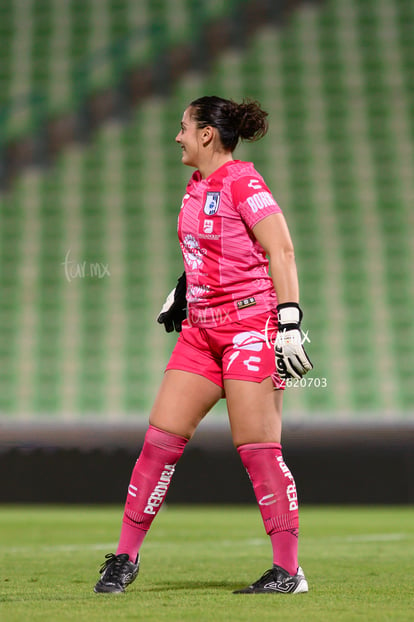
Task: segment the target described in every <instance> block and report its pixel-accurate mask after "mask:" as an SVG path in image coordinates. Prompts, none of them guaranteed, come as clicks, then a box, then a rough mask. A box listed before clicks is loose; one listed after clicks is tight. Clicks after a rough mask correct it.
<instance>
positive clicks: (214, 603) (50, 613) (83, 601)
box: [0, 506, 414, 622]
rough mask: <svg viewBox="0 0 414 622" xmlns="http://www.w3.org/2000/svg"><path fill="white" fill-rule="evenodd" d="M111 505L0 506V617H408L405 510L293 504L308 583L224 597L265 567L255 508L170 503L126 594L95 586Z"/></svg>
mask: <svg viewBox="0 0 414 622" xmlns="http://www.w3.org/2000/svg"><path fill="white" fill-rule="evenodd" d="M121 517H122V508H121V507H115V508H114V507H93V508H91V507H82V506H79V507H78V506H69V507H43V506H42V507H40V506H39V507H38V506H21V507H8V506H3V507H1V506H0V620H2V622H13V621H16V622H17V621H19V622H20V621H23V620H24V621H25V622H26V621H29V622H30V621H32V620H39V621H40V620H42V622H48V621H53V622H61V621H65V620H77V621H78V620H79V621H88V622H93V621H95V620H96V621H98V620H99V621H100V622H101V621H102V620H107V619H108V620H109V619H114V620H145V621H146V622H163V621H168V622H175V621H177V622H178V621H179V622H185V621H187V620H188V621H191V622H199V621H210V620H211V621H212V622H221V621H223V622H224V621H225V622H231V621H233V620H234V621H237V622H244V621H246V622H247V621H249V622H256V621H262V620H263V621H265V620H278V621H279V622H289V621H295V622H302V621H304V622H313V621H318V622H323V621H325V620H332V621H335V622H340V621H344V620H346V621H348V620H349V621H353V620H355V621H357V620H358V621H359V620H360V621H361V622H362V621H363V622H367V621H371V620H372V621H373V622H382V621H390V622H391V621H392V622H394V621H395V620H397V621H398V620H407V621H408V620H414V580H413V578H414V508H412V507H385V508H384V507H368V508H357V507H348V508H339V507H338V508H335V507H303V508H302V512H301V541H300V563H301V565H302V566H303V569H304V570H305V573H306V576H307V579H308V582H309V588H310V591H309V593H308V594H298V595H290V596H289V595H273V594H269V595H268V594H264V595H234V594H232V590H233V589H235V588H238V587H241V586H244V585H247V584H248V583H250V582H251V581H253V580H256V579H257V578H258V577H259V576H260V575H261V574H262V572H264V571H265V570H266V569H267V568H268V567H270V565H271V547H270V542H269V541H268V538H267V537H266V535H265V533H264V530H263V526H262V523H261V518H260V515H259V512H258V510H257V509H256V508H255V507H254V506H248V507H246V506H241V507H239V506H232V507H224V506H223V507H209V506H207V507H202V506H201V507H200V506H188V507H177V506H169V507H166V508H165V509H163V510H162V511H161V513H160V514H159V516H158V517H157V519H156V521H155V523H154V525H153V527H152V530H151V532H150V533H149V535H148V537H147V539H146V541H145V542H144V545H143V547H142V550H141V559H142V563H141V570H140V574H139V575H138V578H137V580H136V581H135V583H133V584H132V585H131V586H130V588H129V590H128V591H127V592H126V593H125V594H119V595H103V594H94V593H93V591H92V590H93V586H94V584H95V582H96V581H97V579H98V568H99V566H100V564H101V562H102V561H103V558H104V555H105V553H107V552H111V551H113V550H114V547H115V544H116V540H117V538H118V535H119V529H120V521H121Z"/></svg>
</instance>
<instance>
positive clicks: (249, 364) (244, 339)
mask: <svg viewBox="0 0 414 622" xmlns="http://www.w3.org/2000/svg"><path fill="white" fill-rule="evenodd" d="M263 345H264V337H263V335H262V334H261V333H259V332H258V331H255V330H252V331H249V332H247V331H246V332H244V333H237V335H235V336H234V337H233V349H234V350H235V352H233V353H232V354H231V355H230V357H229V363H228V365H227V371H228V369H229V367H230V366H231V365H232V363H233V362H234V361H235V360H236V359H237V357H238V356H239V354H240V352H241V350H248V351H250V352H261V351H262V350H263ZM261 360H262V359H261V357H260V356H257V355H254V354H252V355H250V356H249V358H247V359H245V360H244V361H243V365H245V366H246V368H247V369H248V370H249V371H255V372H257V371H260V367H259V363H260V362H261Z"/></svg>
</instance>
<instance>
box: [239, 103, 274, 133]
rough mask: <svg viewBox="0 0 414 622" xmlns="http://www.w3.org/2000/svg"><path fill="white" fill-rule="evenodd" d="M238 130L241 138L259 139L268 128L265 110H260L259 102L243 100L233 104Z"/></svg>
mask: <svg viewBox="0 0 414 622" xmlns="http://www.w3.org/2000/svg"><path fill="white" fill-rule="evenodd" d="M235 114H236V118H237V124H238V132H239V136H240V138H242V139H243V140H250V141H254V140H259V139H260V138H262V137H263V136H264V135H265V134H266V132H267V130H268V127H269V126H268V122H267V116H268V114H267V112H265V111H264V110H262V108H261V106H260V104H259V102H257V101H252V100H249V99H247V100H243V102H242V103H241V104H235Z"/></svg>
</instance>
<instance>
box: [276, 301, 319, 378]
mask: <svg viewBox="0 0 414 622" xmlns="http://www.w3.org/2000/svg"><path fill="white" fill-rule="evenodd" d="M302 316H303V313H302V309H301V308H300V307H299V305H298V304H297V303H296V302H284V303H282V304H280V305H277V319H278V332H277V335H276V342H275V356H276V367H277V371H278V373H279V376H280V377H281V378H284V379H286V378H302V376H304V375H305V374H306V373H307V372H308V371H310V370H311V369H312V368H313V365H312V363H311V362H310V360H309V358H308V355H307V354H306V352H305V349H304V347H303V344H302V332H301V330H300V323H301V321H302Z"/></svg>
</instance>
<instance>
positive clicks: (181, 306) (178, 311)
mask: <svg viewBox="0 0 414 622" xmlns="http://www.w3.org/2000/svg"><path fill="white" fill-rule="evenodd" d="M186 291H187V280H186V278H185V272H183V273H182V275H181V276H180V278H179V279H178V281H177V285H176V286H175V288H174V289H173V290H172V291H171V292H170V293H169V294H168V296H167V300H166V301H165V302H164V304H163V306H162V309H161V311H160V314H159V316H158V317H157V322H158V323H159V324H164V328H165V330H166V331H167V333H171V332H172V331H173V330H174V329H175V330H176V331H177V333H179V332H181V324H182V321H183V320H185V318H186V315H187V299H186V297H185V294H186Z"/></svg>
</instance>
